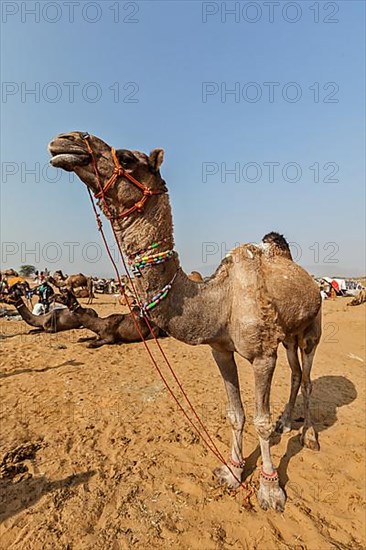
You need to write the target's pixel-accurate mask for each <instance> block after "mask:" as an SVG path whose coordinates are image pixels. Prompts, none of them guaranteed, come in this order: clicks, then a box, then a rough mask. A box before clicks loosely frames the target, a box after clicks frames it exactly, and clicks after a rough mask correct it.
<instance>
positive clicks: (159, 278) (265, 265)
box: [49, 132, 321, 510]
mask: <svg viewBox="0 0 366 550" xmlns="http://www.w3.org/2000/svg"><path fill="white" fill-rule="evenodd" d="M49 151H50V153H51V155H52V159H51V163H52V165H53V166H54V167H59V168H62V169H64V170H67V171H74V172H75V173H76V174H77V175H78V177H79V178H80V179H81V180H82V181H83V182H84V183H85V184H86V185H87V187H88V188H89V189H90V190H91V191H92V192H94V194H95V195H96V197H97V198H98V199H99V200H100V205H101V208H102V210H103V212H104V213H105V214H106V215H107V216H108V217H110V219H111V221H112V224H113V226H114V229H115V232H116V235H117V238H118V241H119V244H120V246H121V249H122V250H123V252H124V254H125V255H126V257H127V259H128V260H129V263H130V265H131V266H132V268H134V269H135V270H136V271H139V272H140V276H138V277H135V285H136V288H137V291H138V294H139V296H140V297H141V298H142V300H145V303H144V306H143V309H144V312H145V313H146V315H148V316H149V317H150V319H151V320H152V321H153V322H154V323H155V324H156V325H157V326H158V327H160V328H162V329H163V330H165V331H166V332H167V333H168V334H170V335H171V336H173V337H175V338H177V339H178V340H181V341H183V342H186V343H187V344H191V345H197V344H208V345H210V346H211V348H212V354H213V357H214V359H215V361H216V363H217V365H218V368H219V370H220V372H221V375H222V377H223V380H224V384H225V388H226V392H227V397H228V417H229V421H230V424H231V427H232V448H231V456H230V459H229V467H228V466H227V465H224V466H222V467H221V468H218V469H217V470H215V473H216V475H217V476H218V477H219V479H220V480H221V481H223V482H225V483H226V484H227V485H228V486H229V487H231V488H235V487H237V486H238V484H239V483H238V478H240V477H241V475H242V473H243V468H244V460H243V451H242V433H243V427H244V419H245V417H244V410H243V406H242V402H241V397H240V389H239V380H238V373H237V366H236V363H235V359H234V352H237V353H239V354H240V355H241V356H242V357H244V358H245V359H247V360H248V361H249V362H250V363H251V364H252V367H253V371H254V383H255V403H256V405H255V418H254V424H255V428H256V431H257V434H258V437H259V443H260V449H261V455H262V468H261V476H260V487H259V490H258V493H257V497H258V500H259V503H260V505H261V507H262V508H264V509H267V508H270V507H272V508H274V509H276V510H283V508H284V503H285V494H284V492H283V490H282V489H281V487H280V485H279V478H278V475H277V472H276V470H275V468H274V466H273V463H272V459H271V452H270V437H271V434H272V431H273V424H272V420H271V415H270V389H271V382H272V377H273V373H274V369H275V366H276V359H277V348H278V345H279V343H280V342H282V343H283V344H284V345H285V347H286V351H287V357H288V360H289V364H290V367H291V372H292V379H291V392H290V399H289V402H288V404H287V406H286V409H285V411H284V413H283V415H282V417H281V419H280V421H279V425H278V427H279V429H280V430H281V429H282V430H288V429H291V415H292V411H293V407H294V403H295V399H296V395H297V393H298V390H299V387H300V384H301V387H302V394H303V398H304V407H305V414H304V417H305V421H304V427H303V431H302V438H301V440H302V443H303V444H304V445H305V446H307V447H309V448H311V449H318V448H319V445H318V441H317V433H316V431H315V429H314V426H313V423H312V419H311V415H310V408H309V399H310V393H311V381H310V371H311V367H312V363H313V358H314V354H315V350H316V347H317V344H318V342H319V339H320V333H321V327H320V324H321V311H320V309H321V298H320V294H319V289H318V287H317V285H316V283H315V282H314V281H313V279H312V278H311V277H310V275H309V274H308V273H307V272H306V271H305V270H304V269H302V268H301V267H300V266H298V265H297V264H296V263H295V262H294V261H293V260H292V258H291V253H290V250H289V247H288V244H287V242H286V240H285V239H284V238H283V237H282V236H281V235H279V234H277V233H269V234H268V235H266V236H265V237H264V238H263V240H262V243H261V244H260V245H253V244H246V245H242V246H239V247H238V248H236V249H234V250H233V251H231V252H230V253H229V254H228V255H227V257H226V258H225V259H224V260H223V261H222V262H221V265H220V266H219V268H218V269H217V270H216V272H215V274H214V275H213V276H212V277H211V278H210V279H209V280H208V281H207V282H205V283H200V284H198V283H196V282H193V281H191V280H190V279H189V278H188V276H187V275H186V274H185V273H184V272H183V270H182V268H181V267H180V264H179V258H178V254H177V253H176V252H175V251H174V239H173V224H172V214H171V207H170V203H169V197H168V194H167V187H166V184H165V182H164V180H163V179H162V177H161V175H160V166H161V164H162V162H163V155H164V153H163V150H162V149H155V150H153V151H152V152H151V153H150V155H149V156H148V155H145V154H144V153H140V152H138V151H129V150H126V149H121V150H118V151H115V150H114V149H113V148H111V147H110V146H109V145H107V144H106V143H105V142H104V141H102V140H101V139H99V138H97V137H95V136H90V135H89V134H85V133H82V132H72V133H68V134H60V135H59V136H57V137H56V138H54V139H53V140H52V141H51V143H50V145H49ZM98 180H99V181H98ZM101 185H102V186H103V190H102V189H101ZM144 258H147V260H145V259H144ZM155 260H159V261H156V263H154V261H155ZM298 348H300V354H301V364H300V361H299V357H298ZM233 474H234V475H233Z"/></svg>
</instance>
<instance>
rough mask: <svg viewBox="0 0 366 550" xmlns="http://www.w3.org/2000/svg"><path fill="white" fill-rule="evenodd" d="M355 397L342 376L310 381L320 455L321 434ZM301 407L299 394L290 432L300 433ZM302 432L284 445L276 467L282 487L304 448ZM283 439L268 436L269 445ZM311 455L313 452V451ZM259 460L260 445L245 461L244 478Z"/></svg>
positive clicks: (352, 388)
mask: <svg viewBox="0 0 366 550" xmlns="http://www.w3.org/2000/svg"><path fill="white" fill-rule="evenodd" d="M356 397H357V391H356V388H355V386H354V384H353V382H351V381H350V380H348V378H346V377H345V376H321V377H320V378H317V379H316V380H313V390H312V394H311V401H310V410H311V414H312V419H313V422H314V426H315V428H316V430H317V431H318V433H319V434H320V435H319V443H320V452H321V433H322V432H323V431H324V430H327V429H328V428H330V427H331V426H333V425H334V424H335V423H336V422H337V420H338V418H337V409H338V408H339V407H343V406H344V405H349V404H350V403H352V401H354V400H355V399H356ZM303 411H304V408H303V398H302V395H301V394H299V395H298V397H297V400H296V405H295V409H294V414H293V418H294V420H293V421H292V429H293V430H300V428H301V427H302V424H303V422H304V417H303V414H304V412H303ZM300 436H301V433H300V432H299V433H297V434H295V435H293V436H292V437H291V438H290V439H289V440H288V443H287V449H286V452H285V454H284V455H283V457H282V458H281V460H280V463H279V465H278V468H277V470H278V474H279V477H280V483H281V486H282V487H285V486H286V484H287V482H288V481H289V477H288V475H287V469H288V465H289V463H290V460H291V459H292V458H293V457H294V456H296V455H297V454H298V453H300V452H302V451H303V450H304V447H303V446H302V445H301V442H300ZM282 437H283V436H282V435H281V434H277V433H273V435H272V437H271V446H273V445H278V443H279V442H280V441H281V438H282ZM312 452H313V451H312ZM259 457H260V448H259V445H258V446H257V447H256V449H255V450H254V451H253V452H252V453H251V455H250V456H249V457H248V458H247V460H246V470H245V473H244V475H245V477H247V476H248V475H250V474H252V473H253V472H254V470H255V469H256V467H257V462H258V459H259Z"/></svg>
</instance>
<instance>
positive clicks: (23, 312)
mask: <svg viewBox="0 0 366 550" xmlns="http://www.w3.org/2000/svg"><path fill="white" fill-rule="evenodd" d="M14 305H15V307H16V309H17V311H18V313H19V315H20V316H21V317H22V319H23V321H25V322H26V323H27V324H28V325H30V326H32V327H41V326H42V321H41V319H40V318H39V317H40V316H39V315H34V314H33V313H32V312H31V311H29V309H28V308H27V306H26V305H25V303H24V301H23V300H22V298H20V299H19V300H18V301H17V302H16V303H15V304H14Z"/></svg>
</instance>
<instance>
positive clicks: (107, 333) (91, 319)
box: [57, 289, 163, 348]
mask: <svg viewBox="0 0 366 550" xmlns="http://www.w3.org/2000/svg"><path fill="white" fill-rule="evenodd" d="M57 301H58V302H61V303H63V304H64V305H65V306H67V307H68V308H69V310H70V312H71V314H72V315H73V316H74V317H75V319H78V320H79V322H80V324H82V325H83V327H84V328H87V329H89V330H91V331H93V332H95V333H96V334H97V335H98V336H97V337H95V336H94V337H92V338H80V339H79V342H86V341H88V340H93V341H92V342H91V343H90V344H89V345H88V348H100V347H101V346H104V344H122V343H132V342H141V334H142V335H143V337H144V338H145V339H146V338H148V337H149V336H150V329H149V327H148V326H147V324H146V322H145V320H144V319H143V318H141V317H139V310H138V308H134V310H133V311H134V314H135V320H136V323H137V324H138V327H139V329H140V332H139V331H138V330H137V328H136V324H135V321H134V320H133V317H132V314H131V313H125V314H123V313H113V314H112V315H108V317H98V315H97V313H96V312H95V311H94V310H93V309H90V308H88V309H86V308H83V307H82V306H81V305H80V304H79V302H78V301H77V299H76V297H75V295H74V294H73V293H72V292H71V291H70V290H68V289H65V290H61V296H58V298H57ZM153 330H154V334H155V336H163V331H161V330H160V329H159V328H158V327H155V326H153ZM140 333H141V334H140Z"/></svg>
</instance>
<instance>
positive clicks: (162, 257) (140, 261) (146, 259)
mask: <svg viewBox="0 0 366 550" xmlns="http://www.w3.org/2000/svg"><path fill="white" fill-rule="evenodd" d="M162 242H163V241H159V242H156V243H153V244H152V245H150V246H149V247H148V248H147V249H146V250H145V251H140V252H137V253H136V254H134V255H133V258H130V259H129V261H128V263H129V264H130V266H131V270H132V273H133V274H134V275H135V276H136V277H141V275H142V274H141V270H142V269H145V267H151V266H153V265H158V264H162V263H164V262H166V261H167V260H169V259H170V258H171V257H172V256H173V254H174V250H164V252H156V253H155V254H149V252H152V251H153V250H155V249H156V248H157V247H158V246H159V245H160V244H161V243H162Z"/></svg>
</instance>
